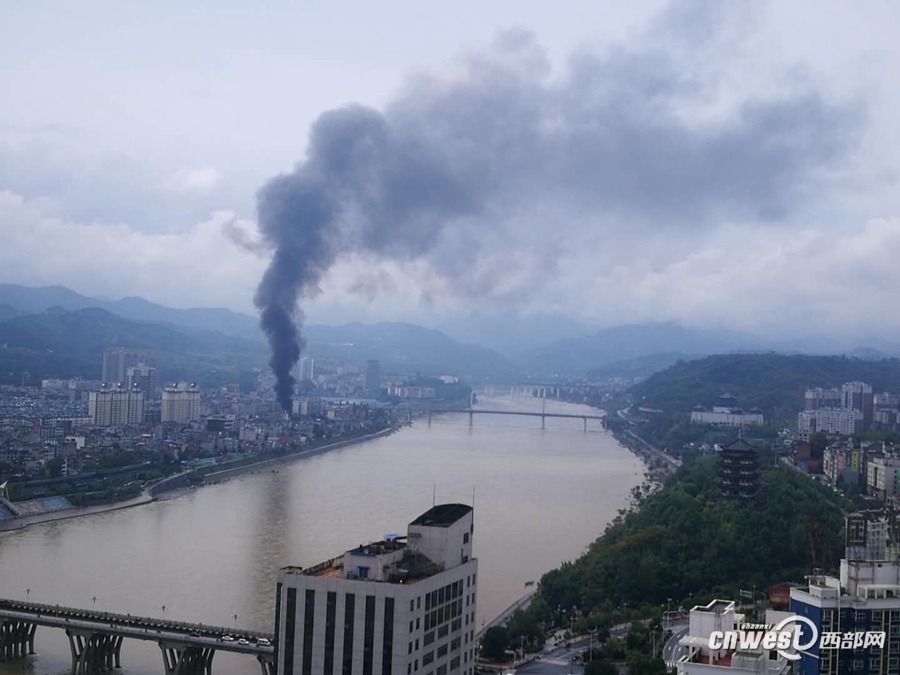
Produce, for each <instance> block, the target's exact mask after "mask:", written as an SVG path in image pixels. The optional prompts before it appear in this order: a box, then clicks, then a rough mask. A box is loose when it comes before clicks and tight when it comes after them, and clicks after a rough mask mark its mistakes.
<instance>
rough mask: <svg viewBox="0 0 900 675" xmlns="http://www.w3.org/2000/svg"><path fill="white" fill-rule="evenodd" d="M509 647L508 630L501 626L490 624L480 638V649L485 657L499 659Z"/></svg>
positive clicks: (493, 659)
mask: <svg viewBox="0 0 900 675" xmlns="http://www.w3.org/2000/svg"><path fill="white" fill-rule="evenodd" d="M508 647H509V632H508V631H507V630H506V628H504V627H503V626H491V627H490V628H488V629H487V630H486V631H485V633H484V637H483V638H481V651H482V654H484V657H485V658H486V659H491V660H492V661H499V660H501V659H502V658H503V656H504V655H505V654H506V649H507V648H508Z"/></svg>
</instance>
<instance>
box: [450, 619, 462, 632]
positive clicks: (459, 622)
mask: <svg viewBox="0 0 900 675" xmlns="http://www.w3.org/2000/svg"><path fill="white" fill-rule="evenodd" d="M460 628H462V619H453V623H451V624H450V632H451V633H455V632H456V631H458V630H459V629H460Z"/></svg>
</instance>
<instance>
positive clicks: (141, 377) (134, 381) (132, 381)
mask: <svg viewBox="0 0 900 675" xmlns="http://www.w3.org/2000/svg"><path fill="white" fill-rule="evenodd" d="M125 386H127V387H128V388H129V389H132V388H134V387H137V388H138V389H140V390H141V391H142V392H144V398H145V399H148V398H156V397H158V393H157V392H158V391H159V371H158V370H157V369H156V368H154V367H153V366H150V365H147V364H146V363H144V362H143V361H140V362H139V363H138V364H137V365H134V366H128V368H126V369H125Z"/></svg>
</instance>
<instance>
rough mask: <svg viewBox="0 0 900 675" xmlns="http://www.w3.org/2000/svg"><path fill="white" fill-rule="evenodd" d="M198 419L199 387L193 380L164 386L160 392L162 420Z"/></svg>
mask: <svg viewBox="0 0 900 675" xmlns="http://www.w3.org/2000/svg"><path fill="white" fill-rule="evenodd" d="M199 419H200V389H199V388H198V387H197V385H196V384H194V383H193V382H191V383H187V382H179V383H178V384H173V385H172V386H170V387H166V388H165V389H164V390H163V394H162V408H161V410H160V420H161V421H162V422H180V423H184V422H190V421H191V420H199Z"/></svg>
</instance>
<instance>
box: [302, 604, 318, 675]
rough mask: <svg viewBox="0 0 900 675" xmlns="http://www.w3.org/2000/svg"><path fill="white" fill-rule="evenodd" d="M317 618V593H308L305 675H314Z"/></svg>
mask: <svg viewBox="0 0 900 675" xmlns="http://www.w3.org/2000/svg"><path fill="white" fill-rule="evenodd" d="M315 618H316V592H315V591H313V590H307V591H306V604H305V607H304V608H303V675H312V648H313V626H314V624H315Z"/></svg>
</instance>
